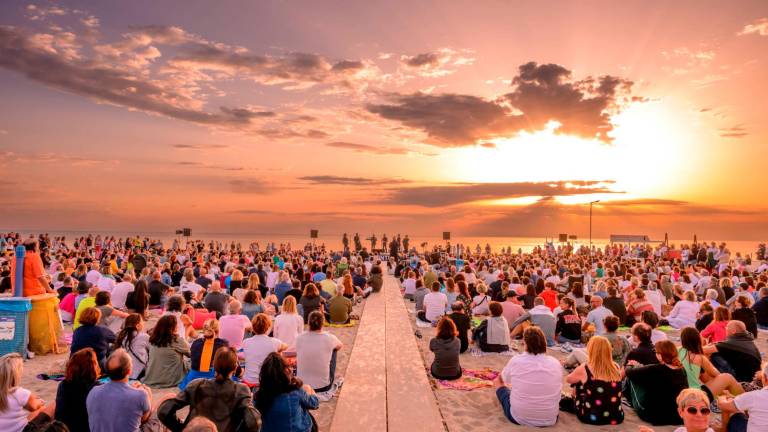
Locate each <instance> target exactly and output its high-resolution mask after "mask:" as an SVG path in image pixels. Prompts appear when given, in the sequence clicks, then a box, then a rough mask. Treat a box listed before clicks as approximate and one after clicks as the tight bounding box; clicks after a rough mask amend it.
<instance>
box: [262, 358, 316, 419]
mask: <svg viewBox="0 0 768 432" xmlns="http://www.w3.org/2000/svg"><path fill="white" fill-rule="evenodd" d="M259 383H260V385H259V390H258V391H257V392H256V394H255V396H254V400H255V402H256V408H257V409H258V410H259V412H260V413H261V416H262V417H261V419H262V425H261V432H283V431H288V430H290V431H295V432H310V431H313V430H317V422H316V421H315V419H314V417H312V414H310V413H309V410H316V409H318V408H320V400H319V399H318V398H317V395H316V394H315V390H313V389H312V386H310V385H309V384H305V383H304V382H302V380H301V379H299V378H296V377H294V376H293V373H292V372H291V367H290V366H288V364H287V363H286V362H285V360H284V359H283V357H281V356H280V354H277V353H271V354H269V355H268V356H267V358H266V359H264V364H263V365H262V366H261V373H260V375H259Z"/></svg>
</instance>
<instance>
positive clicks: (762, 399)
mask: <svg viewBox="0 0 768 432" xmlns="http://www.w3.org/2000/svg"><path fill="white" fill-rule="evenodd" d="M759 375H760V377H759V378H760V382H761V384H762V385H763V388H762V390H752V391H749V392H746V393H742V394H740V395H739V396H736V397H733V396H730V395H723V396H720V397H719V398H718V399H717V406H718V407H719V408H720V409H721V410H722V412H723V425H726V426H727V427H728V431H729V432H731V431H732V432H748V431H764V430H768V362H766V363H765V366H764V367H763V370H762V371H760V372H759ZM745 414H746V415H745ZM747 415H748V416H749V417H747Z"/></svg>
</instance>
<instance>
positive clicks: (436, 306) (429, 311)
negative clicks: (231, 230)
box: [416, 281, 448, 323]
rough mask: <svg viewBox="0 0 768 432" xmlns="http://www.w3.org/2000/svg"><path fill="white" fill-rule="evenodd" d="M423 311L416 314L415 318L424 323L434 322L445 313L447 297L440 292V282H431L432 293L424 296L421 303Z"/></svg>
mask: <svg viewBox="0 0 768 432" xmlns="http://www.w3.org/2000/svg"><path fill="white" fill-rule="evenodd" d="M422 303H423V304H422V305H423V307H424V309H422V310H420V311H418V312H417V314H416V318H417V319H419V320H421V321H424V322H429V323H431V322H435V321H437V320H438V319H440V317H441V316H443V315H444V313H445V308H446V307H447V306H448V297H447V296H446V295H445V294H443V293H441V292H440V282H438V281H434V282H432V291H431V292H430V293H429V294H427V295H425V296H424V301H423V302H422Z"/></svg>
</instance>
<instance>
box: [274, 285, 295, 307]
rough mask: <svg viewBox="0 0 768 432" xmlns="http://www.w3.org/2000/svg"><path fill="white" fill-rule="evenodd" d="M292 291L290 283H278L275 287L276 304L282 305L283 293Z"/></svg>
mask: <svg viewBox="0 0 768 432" xmlns="http://www.w3.org/2000/svg"><path fill="white" fill-rule="evenodd" d="M291 289H293V285H291V283H290V282H280V283H278V284H277V285H275V295H276V296H277V304H283V299H284V298H285V293H287V292H288V291H290V290H291Z"/></svg>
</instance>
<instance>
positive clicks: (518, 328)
mask: <svg viewBox="0 0 768 432" xmlns="http://www.w3.org/2000/svg"><path fill="white" fill-rule="evenodd" d="M533 305H534V306H533V309H531V310H529V311H528V312H526V313H525V314H523V315H522V316H521V317H520V318H518V319H517V321H515V322H514V323H513V324H512V325H511V327H512V334H511V337H512V338H517V337H519V336H522V334H523V332H524V331H525V329H527V328H528V327H530V326H532V325H533V326H536V327H538V328H540V329H541V331H542V332H544V336H545V337H546V339H547V346H554V345H555V329H556V328H557V318H555V315H554V314H553V313H552V310H550V309H549V307H547V306H546V304H545V300H544V299H543V298H541V297H536V299H535V300H534V301H533Z"/></svg>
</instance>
